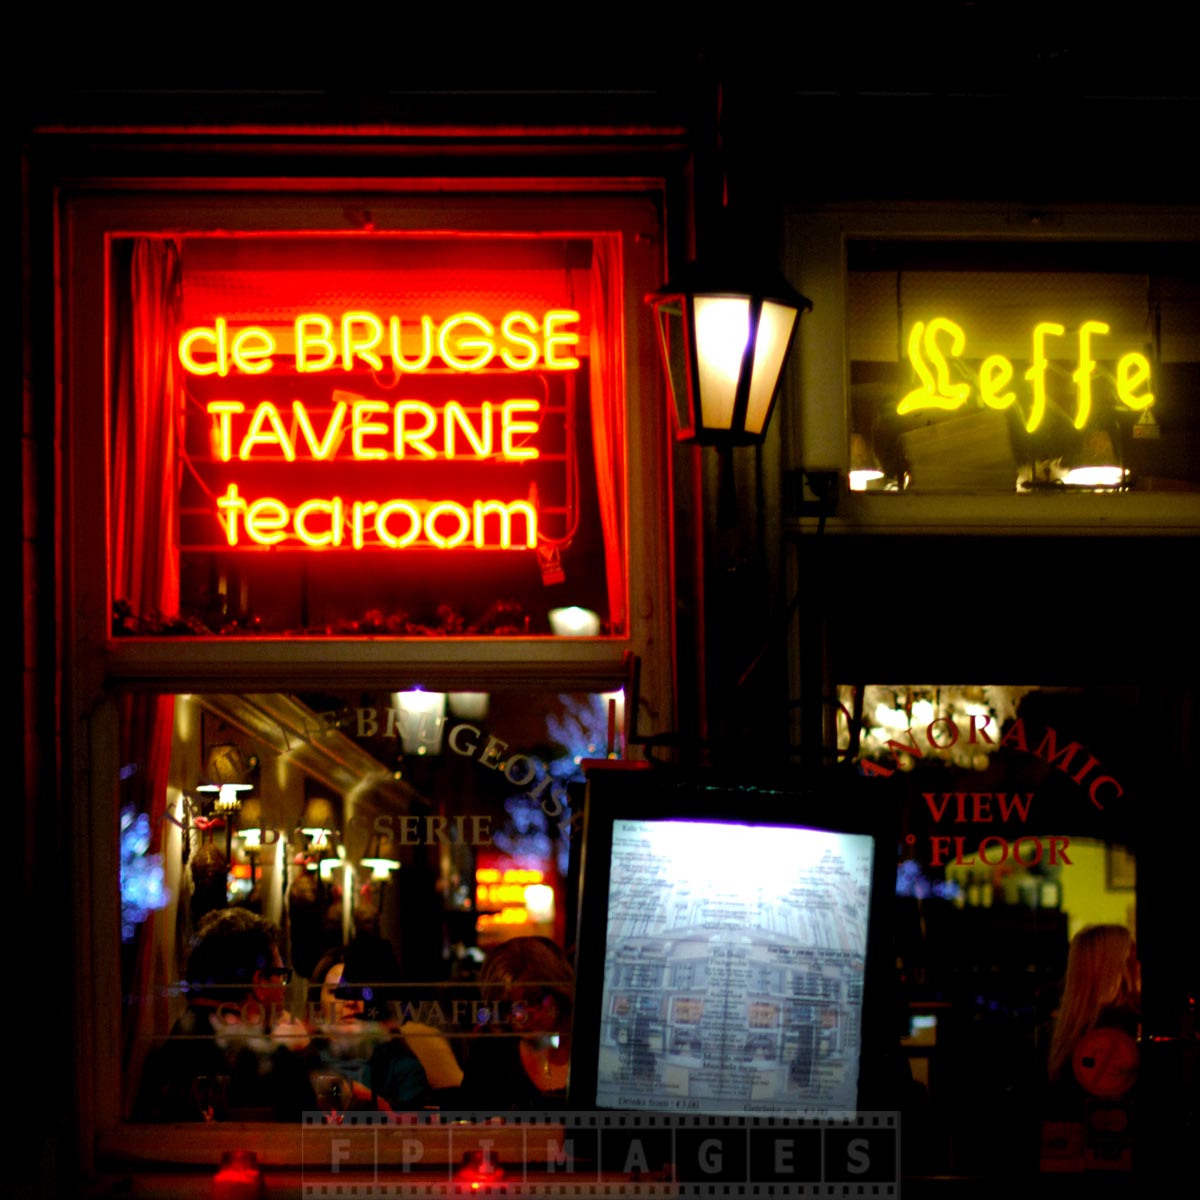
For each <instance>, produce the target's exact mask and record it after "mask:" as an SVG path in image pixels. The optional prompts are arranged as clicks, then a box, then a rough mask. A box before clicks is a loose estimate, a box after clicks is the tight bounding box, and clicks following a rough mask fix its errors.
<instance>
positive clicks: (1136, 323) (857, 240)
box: [793, 207, 1200, 530]
mask: <svg viewBox="0 0 1200 1200" xmlns="http://www.w3.org/2000/svg"><path fill="white" fill-rule="evenodd" d="M795 221H796V225H795V232H796V236H795V238H794V241H793V244H794V246H795V247H796V250H795V253H796V258H795V260H794V265H795V272H794V273H795V278H796V279H797V282H798V283H799V284H800V285H801V286H803V287H804V288H805V289H806V293H807V294H809V295H812V296H813V298H814V301H815V304H816V306H815V308H814V313H813V317H814V318H815V319H814V320H813V321H812V322H811V323H808V324H807V327H804V326H802V328H801V330H800V338H801V360H802V364H801V377H802V380H801V389H800V397H801V399H800V404H801V420H800V430H799V435H798V437H797V441H796V445H795V452H796V454H797V456H798V458H799V459H800V460H801V462H802V464H803V466H804V467H805V468H806V469H808V470H819V469H832V468H836V469H838V470H839V471H840V472H841V473H842V474H843V475H844V476H845V477H846V479H847V484H848V491H849V495H848V496H844V497H843V501H842V504H841V505H840V507H839V512H838V519H839V520H849V521H850V522H852V523H853V524H855V525H860V526H861V525H873V526H878V527H887V526H895V525H896V524H903V525H910V524H911V525H912V526H914V527H923V528H926V529H931V530H932V529H935V528H937V527H938V526H941V527H943V528H946V529H950V528H961V527H962V526H964V525H971V524H975V525H1004V524H1009V525H1011V524H1013V523H1019V524H1022V525H1032V526H1036V527H1039V528H1042V529H1046V530H1050V529H1053V528H1056V527H1057V528H1062V529H1070V528H1074V527H1078V526H1079V525H1081V524H1082V525H1087V524H1095V523H1101V522H1103V523H1105V524H1106V526H1107V527H1113V526H1116V527H1118V528H1119V527H1126V528H1132V527H1137V526H1144V527H1152V528H1157V529H1160V530H1164V529H1170V528H1172V527H1186V526H1194V524H1195V522H1196V521H1197V519H1198V518H1200V506H1198V503H1197V499H1196V497H1197V494H1198V493H1200V476H1198V475H1197V473H1196V462H1197V453H1196V448H1197V439H1198V438H1200V415H1198V414H1200V390H1198V388H1200V349H1198V348H1197V330H1198V329H1200V307H1198V305H1200V256H1198V251H1197V243H1196V238H1195V222H1194V217H1191V216H1190V215H1189V214H1186V213H1180V212H1157V213H1148V212H1120V213H1115V214H1114V213H1111V212H1110V213H1107V214H1106V215H1105V216H1104V217H1103V218H1101V217H1098V216H1092V215H1090V214H1088V213H1084V212H1081V211H1071V210H1062V211H1058V210H1056V211H1054V212H1050V213H1041V214H1035V215H1034V216H1025V215H1022V214H1017V213H1013V212H1011V211H1005V212H997V211H994V210H988V209H987V208H984V207H980V208H978V209H974V210H950V209H944V210H932V211H930V210H926V211H924V212H918V211H916V210H913V211H906V210H904V209H900V210H897V211H893V212H889V213H879V212H873V211H866V210H861V211H857V210H847V211H841V212H838V213H830V212H812V213H808V214H803V215H801V214H797V216H796V218H795ZM839 348H840V349H839ZM830 395H835V396H844V398H845V405H844V408H839V407H838V406H836V405H831V404H826V403H824V402H823V401H822V399H821V398H823V397H828V396H830ZM1100 493H1104V494H1103V495H1101V494H1100ZM949 495H954V496H956V497H959V499H958V500H956V502H955V504H954V506H953V507H948V506H947V504H946V497H947V496H949ZM837 524H838V521H835V523H834V527H835V528H836V527H837Z"/></svg>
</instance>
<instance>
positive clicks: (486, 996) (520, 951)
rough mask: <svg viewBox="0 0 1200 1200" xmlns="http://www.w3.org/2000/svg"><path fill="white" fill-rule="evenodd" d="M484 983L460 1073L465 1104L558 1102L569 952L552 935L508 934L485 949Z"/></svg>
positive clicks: (566, 1038)
mask: <svg viewBox="0 0 1200 1200" xmlns="http://www.w3.org/2000/svg"><path fill="white" fill-rule="evenodd" d="M479 983H480V988H481V998H482V1001H483V1003H482V1004H481V1006H480V1008H479V1016H480V1021H479V1022H478V1023H477V1026H476V1030H477V1032H476V1036H475V1037H474V1038H473V1039H472V1041H471V1045H470V1051H469V1055H468V1058H467V1065H466V1069H465V1073H464V1076H463V1083H462V1093H461V1095H462V1103H463V1107H464V1108H473V1109H528V1110H530V1111H538V1110H540V1109H545V1108H561V1107H562V1106H563V1105H564V1104H565V1103H566V1094H567V1077H568V1074H569V1069H570V1061H571V1006H572V999H573V997H574V994H575V974H574V972H573V971H572V969H571V964H570V962H569V961H568V960H567V956H566V955H565V954H564V953H563V952H562V950H560V949H559V948H558V946H557V945H555V943H554V942H552V941H550V939H549V938H542V937H517V938H510V939H509V940H508V941H506V942H503V943H501V945H499V946H497V947H496V948H495V949H494V950H493V951H492V952H491V953H490V954H489V955H488V957H487V961H486V962H485V963H484V965H483V970H482V971H481V972H480V975H479ZM484 1014H487V1019H486V1021H485V1020H483V1017H484ZM492 1014H498V1019H493V1016H492Z"/></svg>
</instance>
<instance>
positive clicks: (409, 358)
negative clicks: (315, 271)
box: [179, 308, 579, 376]
mask: <svg viewBox="0 0 1200 1200" xmlns="http://www.w3.org/2000/svg"><path fill="white" fill-rule="evenodd" d="M578 322H579V313H578V312H576V311H575V310H574V309H569V308H558V309H551V310H549V311H548V312H545V313H543V314H542V317H541V320H538V318H537V317H535V316H534V315H533V314H532V313H529V312H523V311H513V312H509V313H506V314H505V315H504V316H503V317H502V318H501V319H500V322H499V328H497V326H496V325H494V324H493V323H492V322H491V321H489V320H488V319H487V318H486V317H484V316H481V315H480V314H479V313H474V312H458V313H454V314H453V315H451V316H449V317H446V318H445V320H443V321H440V322H435V321H434V319H433V318H432V317H431V316H430V315H429V314H428V313H425V314H423V315H422V316H420V317H419V318H417V319H416V320H415V321H409V322H407V327H406V323H405V322H402V321H401V319H400V318H399V317H395V316H390V317H388V318H387V319H386V321H385V319H384V318H383V317H380V316H378V315H376V314H375V313H372V312H347V313H343V314H342V315H341V316H340V317H338V318H337V320H336V321H335V320H334V318H332V317H329V316H327V315H326V314H324V313H315V312H309V313H302V314H301V315H300V316H298V317H296V318H295V320H294V322H293V325H292V331H293V336H294V355H295V368H296V371H297V373H298V374H301V375H306V374H314V373H317V372H320V371H333V370H341V371H353V370H356V369H360V368H363V367H369V368H370V369H371V370H374V371H380V370H382V369H383V364H384V360H385V358H386V359H387V360H389V361H390V362H391V364H392V367H393V369H394V370H395V371H397V372H398V373H402V374H414V373H416V372H419V371H424V370H427V369H428V368H429V367H430V366H431V365H432V364H433V362H434V355H435V354H436V355H437V357H438V358H439V359H440V360H441V362H442V364H443V365H444V366H446V367H449V368H450V369H451V370H452V371H481V370H483V368H484V367H486V366H488V365H489V364H490V363H492V361H493V360H494V359H496V358H499V360H500V366H501V367H503V368H505V369H507V370H509V371H532V370H534V369H535V368H540V369H541V370H544V371H577V370H579V359H577V358H576V357H575V356H574V355H573V354H572V353H571V350H572V348H573V347H575V346H577V345H578V344H579V333H578V331H577V330H575V329H572V328H570V327H571V326H573V325H577V324H578ZM413 342H415V343H416V345H415V346H413V347H412V349H411V350H409V352H408V353H405V349H406V347H407V346H409V345H410V343H413ZM277 350H278V345H277V343H276V340H275V337H274V335H273V334H272V333H271V332H270V331H269V330H267V329H265V328H263V327H262V326H261V325H249V326H246V327H244V328H242V329H231V328H230V326H229V322H228V320H227V319H226V318H225V317H217V318H216V319H215V320H214V322H213V324H212V325H207V326H206V325H198V326H195V327H193V328H191V329H188V330H185V332H184V333H183V335H182V336H181V337H180V339H179V361H180V362H181V363H182V364H183V368H184V370H185V371H187V372H188V373H189V374H192V375H220V376H225V375H228V374H229V373H230V372H231V371H232V372H237V373H241V374H244V375H262V374H264V373H265V372H267V371H270V370H271V369H272V368H273V367H274V365H275V359H274V357H273V356H274V355H275V353H276V352H277Z"/></svg>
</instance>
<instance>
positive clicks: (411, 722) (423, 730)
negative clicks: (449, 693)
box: [392, 688, 446, 755]
mask: <svg viewBox="0 0 1200 1200" xmlns="http://www.w3.org/2000/svg"><path fill="white" fill-rule="evenodd" d="M392 703H393V704H394V705H395V706H396V709H397V711H398V712H399V713H400V745H401V748H402V749H403V751H404V753H405V754H418V755H420V754H441V752H442V731H443V730H444V729H445V728H446V693H445V692H426V691H423V690H422V689H421V688H414V689H412V690H411V691H408V692H393V693H392Z"/></svg>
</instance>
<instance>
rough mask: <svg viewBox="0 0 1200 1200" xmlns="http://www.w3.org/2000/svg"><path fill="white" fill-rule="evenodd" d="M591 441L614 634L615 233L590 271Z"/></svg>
mask: <svg viewBox="0 0 1200 1200" xmlns="http://www.w3.org/2000/svg"><path fill="white" fill-rule="evenodd" d="M591 280H592V285H591V304H592V334H591V354H590V363H591V369H590V374H589V383H590V386H591V393H592V396H591V400H592V445H593V447H594V453H595V458H596V493H597V495H598V496H599V501H600V523H601V527H602V528H603V530H604V565H605V573H606V575H607V578H608V612H609V621H610V622H611V628H612V632H613V633H622V632H624V631H625V629H626V628H627V621H628V613H627V611H626V604H627V598H626V586H625V490H624V489H625V353H624V345H625V330H624V319H623V317H624V288H623V283H622V278H621V243H620V238H619V237H616V236H601V237H597V238H596V239H595V240H594V242H593V249H592V271H591Z"/></svg>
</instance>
